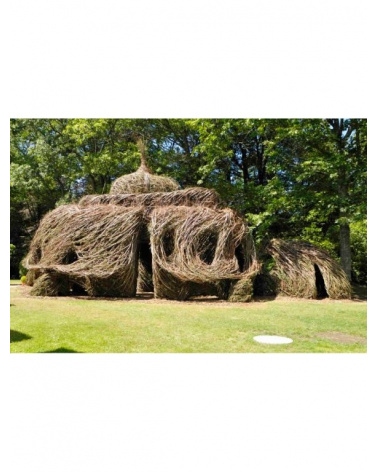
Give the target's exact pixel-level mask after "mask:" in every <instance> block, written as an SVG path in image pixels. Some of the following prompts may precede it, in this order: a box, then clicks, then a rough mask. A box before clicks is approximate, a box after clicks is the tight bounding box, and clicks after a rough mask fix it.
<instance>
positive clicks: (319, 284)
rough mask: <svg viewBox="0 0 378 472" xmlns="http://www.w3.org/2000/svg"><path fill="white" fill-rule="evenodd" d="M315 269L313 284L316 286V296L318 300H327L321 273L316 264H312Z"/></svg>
mask: <svg viewBox="0 0 378 472" xmlns="http://www.w3.org/2000/svg"><path fill="white" fill-rule="evenodd" d="M314 268H315V284H316V294H317V298H318V299H322V298H328V296H329V295H328V293H327V289H326V286H325V283H324V278H323V274H322V273H321V271H320V269H319V267H318V265H317V264H314Z"/></svg>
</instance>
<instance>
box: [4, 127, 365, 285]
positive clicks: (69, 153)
mask: <svg viewBox="0 0 378 472" xmlns="http://www.w3.org/2000/svg"><path fill="white" fill-rule="evenodd" d="M140 136H142V137H144V139H145V140H146V142H147V143H148V148H149V156H150V157H149V162H148V164H149V166H150V167H151V169H152V170H154V171H155V172H156V173H163V174H167V175H169V176H171V177H174V178H175V179H176V180H178V181H179V182H180V184H181V185H182V186H183V187H188V186H193V185H200V186H204V187H210V188H214V189H216V190H217V191H218V192H219V193H220V195H221V197H222V198H223V199H224V200H225V201H226V202H227V203H228V204H229V205H230V206H232V207H234V208H236V209H238V210H239V211H240V212H242V213H243V214H244V215H245V216H246V218H247V221H248V223H249V225H250V227H251V230H252V231H253V234H254V237H255V240H256V242H257V244H258V245H261V244H264V243H265V242H266V241H268V240H269V239H270V238H271V237H277V236H279V237H282V238H295V239H303V240H306V241H310V242H313V243H315V244H318V245H320V246H322V247H324V248H326V249H328V250H329V251H330V252H331V253H332V254H333V255H334V256H335V257H337V258H340V260H341V263H342V266H343V268H344V270H345V271H346V273H347V275H348V276H351V277H352V279H353V280H354V281H356V282H359V283H365V282H366V258H367V231H366V221H367V216H366V213H367V210H366V188H367V185H366V178H367V122H366V120H364V119H151V120H148V119H139V120H137V119H133V120H132V119H29V120H24V119H14V120H11V156H10V158H11V188H10V192H11V209H10V211H11V241H10V242H11V243H12V244H13V245H14V246H15V247H16V249H15V250H13V254H12V255H11V275H12V276H18V273H19V263H20V260H21V258H22V257H23V255H24V254H25V253H26V250H27V246H28V244H29V242H30V239H31V237H32V235H33V234H34V232H35V230H36V228H37V226H38V223H39V221H40V219H41V218H42V216H43V215H44V214H45V213H46V212H47V211H49V210H51V209H53V208H55V207H56V206H59V205H61V204H63V203H67V202H71V201H75V200H77V199H79V198H80V197H81V196H82V195H85V194H93V193H106V192H108V191H109V188H110V184H111V182H112V181H113V180H114V179H115V178H116V177H119V176H120V175H123V174H125V173H129V172H132V171H134V170H136V168H137V167H138V163H139V157H138V156H139V154H138V151H137V147H136V139H137V137H140Z"/></svg>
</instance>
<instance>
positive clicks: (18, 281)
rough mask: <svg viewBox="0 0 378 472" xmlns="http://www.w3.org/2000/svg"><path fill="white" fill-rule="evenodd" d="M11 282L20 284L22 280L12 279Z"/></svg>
mask: <svg viewBox="0 0 378 472" xmlns="http://www.w3.org/2000/svg"><path fill="white" fill-rule="evenodd" d="M10 284H11V285H20V284H21V280H16V279H10Z"/></svg>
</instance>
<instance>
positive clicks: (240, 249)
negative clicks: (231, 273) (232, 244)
mask: <svg viewBox="0 0 378 472" xmlns="http://www.w3.org/2000/svg"><path fill="white" fill-rule="evenodd" d="M235 257H236V259H237V260H238V265H239V270H240V272H244V269H245V267H244V266H245V257H244V251H243V246H242V245H241V244H239V246H238V247H237V248H236V249H235Z"/></svg>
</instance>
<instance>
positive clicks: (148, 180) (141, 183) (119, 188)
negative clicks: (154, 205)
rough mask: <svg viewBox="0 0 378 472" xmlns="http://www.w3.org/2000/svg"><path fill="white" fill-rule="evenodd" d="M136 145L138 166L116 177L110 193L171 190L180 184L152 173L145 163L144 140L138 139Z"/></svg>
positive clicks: (177, 187)
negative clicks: (138, 157)
mask: <svg viewBox="0 0 378 472" xmlns="http://www.w3.org/2000/svg"><path fill="white" fill-rule="evenodd" d="M137 146H138V149H139V152H140V156H141V157H140V166H139V168H138V170H137V171H136V172H133V173H132V174H127V175H123V176H122V177H119V178H118V179H116V180H115V181H114V182H113V184H112V186H111V188H110V193H111V194H113V195H114V194H130V193H153V192H172V191H173V190H178V189H179V188H180V185H179V183H178V182H176V181H175V180H174V179H172V178H171V177H165V176H159V175H154V174H153V173H152V171H151V170H150V169H149V167H148V165H147V151H146V145H145V142H144V141H143V140H142V139H138V141H137Z"/></svg>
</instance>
